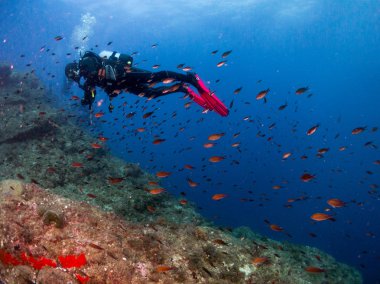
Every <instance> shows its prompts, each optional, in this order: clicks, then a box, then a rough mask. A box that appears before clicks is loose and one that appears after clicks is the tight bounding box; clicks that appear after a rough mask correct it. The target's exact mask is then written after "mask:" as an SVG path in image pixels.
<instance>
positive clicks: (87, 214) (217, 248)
mask: <svg viewBox="0 0 380 284" xmlns="http://www.w3.org/2000/svg"><path fill="white" fill-rule="evenodd" d="M24 187H25V191H26V192H28V194H29V198H28V200H23V201H22V204H20V202H19V200H18V199H17V197H16V196H14V195H6V194H5V191H1V193H0V199H1V200H3V202H2V203H1V204H0V216H2V218H0V231H1V235H0V244H1V246H0V279H1V280H2V281H5V283H14V282H15V281H16V279H17V281H18V282H17V283H32V282H33V283H35V282H37V283H68V282H71V283H86V282H87V281H89V283H150V282H158V283H272V282H273V281H275V283H295V284H297V283H300V284H301V283H361V278H360V275H359V273H358V272H357V271H355V270H353V269H352V268H350V267H348V266H346V265H343V264H340V263H338V262H336V261H335V260H334V259H333V258H332V257H330V256H328V255H327V254H324V253H323V252H321V251H319V250H317V249H313V248H308V247H302V246H295V245H290V244H282V243H280V242H275V241H271V240H265V238H256V236H253V238H254V239H250V238H249V237H247V238H237V237H235V236H234V235H233V234H231V233H230V232H225V231H222V230H220V229H218V228H215V227H211V226H195V225H191V224H175V223H171V222H167V221H160V222H151V223H145V224H144V223H133V222H128V221H126V220H123V219H122V218H120V217H118V216H117V215H115V214H114V213H110V212H104V211H102V210H100V209H99V208H96V207H94V206H91V205H89V204H87V203H84V202H78V201H73V200H70V199H68V198H63V197H61V196H59V195H56V194H53V193H51V192H49V191H47V190H45V189H42V188H40V187H39V186H38V185H36V184H33V183H31V184H25V186H24ZM44 206H47V207H44ZM50 206H52V207H50ZM44 208H54V211H55V212H65V226H64V227H62V228H57V227H56V226H50V227H49V228H46V225H45V224H44V223H43V222H41V221H40V218H41V214H43V215H45V214H47V212H51V211H52V209H49V210H46V209H44ZM49 215H50V213H49ZM53 215H55V214H53ZM53 219H54V218H53ZM25 231H30V232H29V234H30V235H31V236H33V237H32V238H28V239H27V240H26V239H25V238H24V237H23V236H24V235H25ZM239 234H240V235H241V233H239ZM246 235H247V234H246ZM316 255H318V256H319V259H316V257H315V256H316ZM264 257H265V258H267V259H268V261H267V262H265V263H263V264H260V265H257V264H256V263H255V261H254V260H255V259H256V258H264ZM308 266H318V267H321V268H323V271H324V272H320V273H310V272H307V271H305V268H306V267H308ZM104 271H107V273H104ZM28 281H29V282H28ZM121 281H122V282H121Z"/></svg>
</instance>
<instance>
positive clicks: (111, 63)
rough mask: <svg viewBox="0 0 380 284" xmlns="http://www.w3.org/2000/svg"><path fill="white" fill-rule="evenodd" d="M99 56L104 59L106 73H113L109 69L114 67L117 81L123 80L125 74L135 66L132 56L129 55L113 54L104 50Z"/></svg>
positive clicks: (114, 52)
mask: <svg viewBox="0 0 380 284" xmlns="http://www.w3.org/2000/svg"><path fill="white" fill-rule="evenodd" d="M99 56H100V57H101V58H102V59H103V63H104V66H105V68H106V73H109V72H112V71H111V69H109V68H110V67H112V69H113V71H114V74H115V77H116V79H119V78H121V77H122V76H123V75H124V74H125V72H127V70H128V69H129V68H131V67H132V64H133V57H132V56H130V55H128V54H123V53H118V52H116V51H113V52H112V51H106V50H104V51H102V52H101V53H100V54H99ZM107 66H108V67H107ZM107 71H108V72H107ZM111 76H112V75H111ZM108 79H110V78H108Z"/></svg>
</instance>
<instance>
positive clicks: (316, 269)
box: [305, 266, 326, 273]
mask: <svg viewBox="0 0 380 284" xmlns="http://www.w3.org/2000/svg"><path fill="white" fill-rule="evenodd" d="M305 271H307V272H311V273H321V272H325V271H326V270H324V269H323V268H320V267H316V266H308V267H305Z"/></svg>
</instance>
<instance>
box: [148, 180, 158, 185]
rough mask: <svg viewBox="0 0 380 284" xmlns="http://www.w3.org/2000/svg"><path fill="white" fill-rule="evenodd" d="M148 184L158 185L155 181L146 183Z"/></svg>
mask: <svg viewBox="0 0 380 284" xmlns="http://www.w3.org/2000/svg"><path fill="white" fill-rule="evenodd" d="M148 184H149V185H158V182H156V181H150V182H148Z"/></svg>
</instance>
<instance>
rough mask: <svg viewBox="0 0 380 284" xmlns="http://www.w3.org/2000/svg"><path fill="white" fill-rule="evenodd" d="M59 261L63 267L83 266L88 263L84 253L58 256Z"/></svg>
mask: <svg viewBox="0 0 380 284" xmlns="http://www.w3.org/2000/svg"><path fill="white" fill-rule="evenodd" d="M58 259H59V262H60V263H61V266H62V267H63V268H72V267H78V268H79V267H82V266H83V265H86V263H87V261H86V256H85V255H84V253H81V254H80V255H67V256H58Z"/></svg>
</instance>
